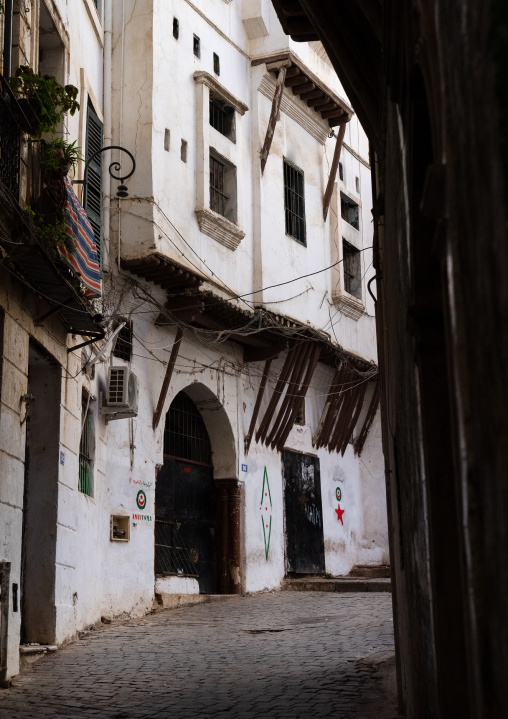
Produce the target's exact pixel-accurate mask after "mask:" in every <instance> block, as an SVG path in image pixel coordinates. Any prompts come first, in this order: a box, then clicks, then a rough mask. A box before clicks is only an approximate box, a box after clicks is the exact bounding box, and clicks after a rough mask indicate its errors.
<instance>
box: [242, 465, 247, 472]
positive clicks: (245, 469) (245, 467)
mask: <svg viewBox="0 0 508 719" xmlns="http://www.w3.org/2000/svg"><path fill="white" fill-rule="evenodd" d="M246 471H247V465H246V464H242V472H246Z"/></svg>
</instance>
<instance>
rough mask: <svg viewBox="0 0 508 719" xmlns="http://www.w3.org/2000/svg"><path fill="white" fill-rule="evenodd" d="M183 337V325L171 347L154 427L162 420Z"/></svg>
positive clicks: (154, 415)
mask: <svg viewBox="0 0 508 719" xmlns="http://www.w3.org/2000/svg"><path fill="white" fill-rule="evenodd" d="M182 337H183V332H182V329H181V327H179V328H178V329H177V331H176V337H175V341H174V343H173V347H172V349H171V355H170V357H169V362H168V366H167V367H166V376H165V377H164V382H163V383H162V387H161V393H160V396H159V401H158V402H157V409H156V410H155V412H154V413H153V422H152V427H153V429H157V427H158V425H159V422H160V418H161V414H162V408H163V407H164V402H165V401H166V395H167V393H168V389H169V383H170V382H171V375H172V374H173V370H174V368H175V362H176V358H177V357H178V350H179V349H180V343H181V341H182Z"/></svg>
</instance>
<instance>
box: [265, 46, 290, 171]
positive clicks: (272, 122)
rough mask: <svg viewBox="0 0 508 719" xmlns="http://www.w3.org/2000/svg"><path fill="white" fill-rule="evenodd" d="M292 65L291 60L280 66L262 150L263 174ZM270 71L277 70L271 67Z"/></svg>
mask: <svg viewBox="0 0 508 719" xmlns="http://www.w3.org/2000/svg"><path fill="white" fill-rule="evenodd" d="M289 64H290V62H289V60H284V61H283V62H282V63H280V65H279V68H278V69H279V75H278V77H277V83H276V85H275V95H274V96H273V100H272V111H271V113H270V119H269V120H268V127H267V128H266V136H265V141H264V144H263V149H262V150H261V174H263V172H264V171H265V165H266V161H267V160H268V155H269V153H270V147H271V146H272V140H273V135H274V133H275V127H276V125H277V121H278V119H279V114H280V103H281V102H282V93H283V92H284V83H285V81H286V72H287V66H288V65H289ZM270 69H275V68H272V67H270Z"/></svg>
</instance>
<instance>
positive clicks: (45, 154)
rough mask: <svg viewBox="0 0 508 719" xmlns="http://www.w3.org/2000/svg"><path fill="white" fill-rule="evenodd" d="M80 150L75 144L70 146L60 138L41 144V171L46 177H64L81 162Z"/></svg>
mask: <svg viewBox="0 0 508 719" xmlns="http://www.w3.org/2000/svg"><path fill="white" fill-rule="evenodd" d="M80 150H81V148H80V147H78V146H77V145H76V142H71V143H70V144H69V143H68V142H66V141H65V140H63V139H62V138H56V139H55V140H51V141H49V142H44V141H43V142H42V144H41V169H42V172H43V173H44V174H46V175H61V176H63V175H66V174H67V173H68V172H69V170H70V169H71V167H72V168H75V166H76V163H77V162H78V161H79V160H82V159H83V158H82V156H81V152H80Z"/></svg>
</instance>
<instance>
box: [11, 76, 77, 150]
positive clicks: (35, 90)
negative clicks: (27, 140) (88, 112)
mask: <svg viewBox="0 0 508 719" xmlns="http://www.w3.org/2000/svg"><path fill="white" fill-rule="evenodd" d="M9 85H10V87H11V90H13V92H14V93H15V94H16V96H17V99H18V115H19V116H18V121H19V124H20V126H21V127H22V128H23V129H24V130H25V132H27V133H28V134H29V135H32V137H34V138H35V139H40V138H41V136H42V135H43V134H44V133H52V134H54V133H55V131H56V128H57V126H58V124H59V123H60V122H62V120H63V119H64V117H65V114H66V113H67V112H70V114H71V115H74V113H75V112H76V111H77V110H79V103H78V102H77V100H76V98H77V96H78V88H77V87H75V86H74V85H66V86H65V87H63V86H62V85H60V83H58V82H57V80H56V78H55V77H54V75H44V76H41V75H36V74H35V73H34V71H33V70H32V69H31V68H30V67H28V66H27V65H21V67H20V68H19V69H18V70H17V71H16V77H12V78H10V80H9Z"/></svg>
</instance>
